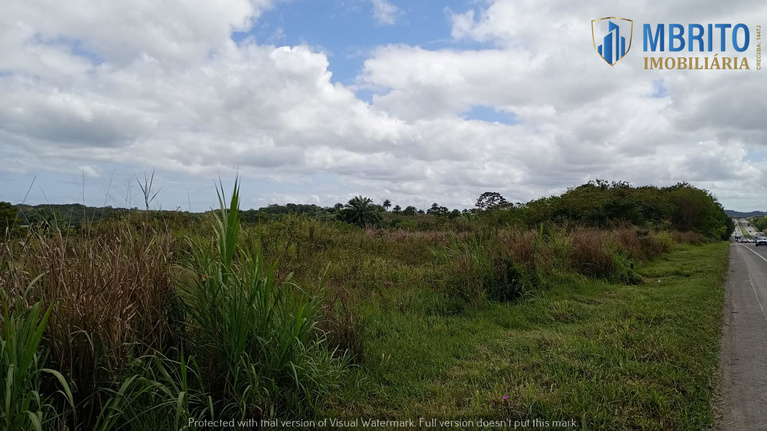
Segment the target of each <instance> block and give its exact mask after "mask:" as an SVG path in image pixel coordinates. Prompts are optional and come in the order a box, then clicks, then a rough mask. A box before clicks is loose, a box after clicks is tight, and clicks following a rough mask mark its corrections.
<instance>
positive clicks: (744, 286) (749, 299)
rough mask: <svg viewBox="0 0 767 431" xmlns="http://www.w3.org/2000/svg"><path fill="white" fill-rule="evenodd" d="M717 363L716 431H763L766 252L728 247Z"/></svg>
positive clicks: (766, 419)
mask: <svg viewBox="0 0 767 431" xmlns="http://www.w3.org/2000/svg"><path fill="white" fill-rule="evenodd" d="M743 226H746V224H745V223H743ZM746 229H747V230H749V233H750V234H751V235H752V236H754V235H755V234H756V231H755V230H754V229H753V228H750V227H746ZM738 234H739V229H736V232H735V234H734V235H738ZM720 360H721V362H720V371H721V376H722V380H721V395H722V400H721V402H720V408H721V415H722V417H721V421H720V426H719V428H720V429H721V430H767V247H755V246H754V244H738V243H735V242H732V243H730V266H729V269H728V274H727V282H726V284H725V298H724V329H723V336H722V349H721V353H720Z"/></svg>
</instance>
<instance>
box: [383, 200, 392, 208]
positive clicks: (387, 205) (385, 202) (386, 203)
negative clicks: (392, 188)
mask: <svg viewBox="0 0 767 431" xmlns="http://www.w3.org/2000/svg"><path fill="white" fill-rule="evenodd" d="M383 207H384V209H385V210H386V211H389V208H391V201H390V200H389V199H386V200H385V201H384V202H383Z"/></svg>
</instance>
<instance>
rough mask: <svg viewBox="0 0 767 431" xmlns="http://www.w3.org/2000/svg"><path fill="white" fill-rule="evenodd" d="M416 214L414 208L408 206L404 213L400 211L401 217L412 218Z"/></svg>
mask: <svg viewBox="0 0 767 431" xmlns="http://www.w3.org/2000/svg"><path fill="white" fill-rule="evenodd" d="M415 213H416V208H415V207H414V206H412V205H409V206H408V207H407V208H405V210H404V211H402V215H406V216H414V215H415Z"/></svg>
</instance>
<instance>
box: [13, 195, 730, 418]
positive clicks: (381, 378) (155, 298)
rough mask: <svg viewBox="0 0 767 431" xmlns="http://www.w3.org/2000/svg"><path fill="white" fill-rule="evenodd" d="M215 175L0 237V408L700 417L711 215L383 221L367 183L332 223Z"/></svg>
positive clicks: (119, 413)
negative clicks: (203, 202)
mask: <svg viewBox="0 0 767 431" xmlns="http://www.w3.org/2000/svg"><path fill="white" fill-rule="evenodd" d="M592 188H593V187H592ZM621 190H622V189H621ZM621 190H619V191H621ZM220 193H222V191H221V190H220ZM220 196H221V199H222V200H221V209H220V211H219V212H218V214H212V213H209V214H204V215H199V216H191V215H188V214H183V213H169V214H162V213H160V214H152V213H150V212H146V213H141V214H138V213H136V214H125V215H123V216H120V217H109V218H105V219H103V220H100V221H98V222H95V223H92V224H83V225H81V226H77V227H66V229H65V230H63V231H62V230H61V229H60V227H59V226H58V224H57V223H48V222H44V223H43V222H41V223H40V224H37V225H34V226H33V227H31V228H28V229H27V228H25V229H27V230H23V229H22V230H19V231H12V232H10V233H9V234H7V235H6V237H5V240H4V241H2V242H0V286H1V287H2V289H1V290H0V293H1V294H2V297H1V298H0V299H2V305H3V310H2V311H3V313H2V320H0V341H1V342H0V361H2V363H0V386H2V387H4V388H6V398H5V400H6V402H5V403H3V404H2V406H0V425H2V426H4V429H40V430H42V429H89V430H90V429H97V430H103V431H106V430H178V429H207V428H209V427H210V426H211V425H206V424H205V423H203V422H200V423H197V422H195V421H200V420H216V419H221V420H227V421H228V420H248V419H252V420H255V421H257V422H258V421H261V420H270V421H275V420H277V421H279V420H291V419H297V420H320V419H323V418H332V419H335V420H343V421H345V423H347V424H350V423H353V421H355V420H363V419H365V420H367V419H381V420H413V421H414V425H416V426H419V425H420V426H422V427H444V424H443V425H442V426H441V425H440V424H439V422H437V423H435V422H429V424H428V425H427V424H426V423H421V422H420V421H419V418H423V419H424V420H427V421H429V420H437V421H439V420H459V419H462V420H465V421H472V422H463V423H461V424H457V425H455V424H453V425H455V426H452V425H449V426H447V427H448V428H450V427H454V428H463V427H465V426H466V425H472V424H475V425H476V424H477V422H476V421H478V420H479V419H484V420H492V421H495V422H494V425H495V426H496V427H498V426H501V425H505V426H506V427H513V426H514V425H515V424H516V425H518V426H519V427H524V428H528V429H531V428H535V427H541V426H544V425H545V424H549V425H548V426H549V427H552V426H553V427H555V428H556V427H557V426H560V425H561V426H560V427H562V426H565V427H570V428H572V427H578V428H581V429H663V430H668V429H670V430H674V429H701V428H705V427H707V426H708V425H709V424H711V422H712V414H711V410H710V399H711V391H712V388H713V387H714V385H715V376H716V365H717V358H718V356H717V352H718V340H719V330H720V325H721V309H722V308H721V306H722V282H723V275H724V272H725V269H726V253H727V246H726V243H723V242H719V241H718V238H719V237H720V233H722V232H724V233H725V234H726V233H727V229H728V226H724V225H723V226H720V227H713V228H711V229H702V231H704V232H705V231H710V233H711V235H712V236H709V237H708V238H706V236H704V235H703V234H701V233H700V232H694V231H689V230H686V231H684V230H683V231H681V232H680V231H679V230H676V229H672V228H671V225H670V223H667V222H662V223H660V224H658V225H653V224H652V223H643V224H642V225H632V224H629V223H627V222H626V221H615V222H611V223H609V224H605V225H603V226H601V227H593V226H585V225H583V224H578V223H570V222H567V220H565V219H561V217H560V219H561V220H564V221H563V222H561V223H554V222H545V223H540V224H537V223H536V224H535V225H533V226H535V227H533V226H530V225H526V224H524V223H519V222H514V221H513V220H514V219H516V218H517V217H519V214H517V213H515V212H513V211H510V210H506V211H507V212H506V213H503V212H499V211H488V212H485V213H479V214H464V215H460V214H459V215H458V216H456V217H453V218H449V216H447V215H445V214H443V215H437V214H415V215H412V216H402V217H405V218H402V219H399V217H400V216H399V215H393V214H392V215H389V214H384V215H385V216H386V218H382V217H381V216H380V215H375V214H372V213H370V212H369V211H368V210H370V208H369V206H368V203H369V202H368V201H367V200H364V199H357V201H355V202H356V203H358V204H359V208H358V209H360V210H365V211H368V212H366V213H363V212H360V213H355V212H354V211H353V210H354V208H353V206H352V205H349V208H346V209H345V210H344V211H347V212H346V214H345V215H344V217H342V218H348V220H339V219H336V218H333V217H327V216H324V217H311V216H307V215H296V214H285V215H281V216H279V217H274V218H271V219H269V220H263V221H262V220H259V219H258V218H256V219H255V220H250V221H243V219H242V218H241V217H242V216H244V215H247V214H246V213H244V212H240V211H239V210H238V199H239V196H238V192H237V187H236V186H235V189H234V191H233V192H232V195H231V198H228V199H227V198H225V197H224V196H223V194H221V195H220ZM350 202H351V201H350ZM577 202H591V200H585V201H577ZM608 204H609V205H608V207H610V208H613V207H616V206H615V202H614V201H609V202H608ZM620 208H623V207H620ZM443 212H444V211H443ZM690 214H693V215H694V214H698V213H697V212H695V211H690V212H689V213H688V212H684V211H682V212H680V215H679V217H677V219H678V220H677V222H678V223H679V225H680V226H683V225H685V223H688V222H689V217H688V216H689V215H690ZM358 216H359V217H358ZM355 217H357V221H362V222H363V223H362V225H363V226H357V225H354V224H353V223H356V222H350V220H353V219H354V218H355ZM507 218H508V220H507ZM368 219H369V220H368ZM370 220H374V221H375V223H378V225H377V226H376V227H371V226H370V225H368V224H367V223H368V222H369V221H370ZM396 220H399V221H397V223H394V221H396ZM509 220H511V222H509ZM723 220H726V221H729V219H728V218H723ZM395 224H396V227H395V226H394V225H395ZM688 224H689V223H688ZM387 225H388V227H386V226H387ZM403 226H404V227H403ZM729 228H731V226H730V227H729ZM190 421H191V422H190ZM536 421H537V422H536ZM270 423H272V422H270ZM190 424H191V426H189V425H190ZM273 424H274V425H275V426H276V427H279V426H280V424H279V422H273ZM568 424H569V425H568ZM357 425H358V426H361V425H363V424H362V423H357ZM2 426H0V428H2ZM480 426H481V424H480Z"/></svg>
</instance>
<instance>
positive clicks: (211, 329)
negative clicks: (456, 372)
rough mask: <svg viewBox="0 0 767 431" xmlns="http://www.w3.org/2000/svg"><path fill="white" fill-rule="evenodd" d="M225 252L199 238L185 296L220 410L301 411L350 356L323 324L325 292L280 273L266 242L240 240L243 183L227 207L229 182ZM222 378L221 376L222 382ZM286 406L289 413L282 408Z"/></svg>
mask: <svg viewBox="0 0 767 431" xmlns="http://www.w3.org/2000/svg"><path fill="white" fill-rule="evenodd" d="M217 192H218V197H219V203H220V206H221V209H220V217H219V219H218V226H217V232H216V233H217V250H216V251H217V253H211V252H210V248H209V247H207V246H206V244H202V243H196V244H195V243H193V244H191V246H192V247H191V249H192V250H193V251H192V253H191V254H190V256H189V258H188V259H187V262H186V265H185V266H186V270H187V275H189V276H188V277H186V282H185V283H183V284H182V286H181V289H180V298H181V300H182V302H183V303H184V305H185V308H186V310H187V313H188V315H189V318H190V320H191V322H190V323H191V327H190V329H191V331H192V332H196V334H195V335H196V336H197V338H196V339H195V341H196V347H197V352H198V354H199V355H200V356H199V361H200V362H199V363H200V365H201V366H202V367H203V369H204V370H206V372H207V379H206V381H208V382H211V385H212V386H213V387H212V388H211V391H212V392H213V393H215V394H216V397H215V398H217V399H219V400H221V402H223V403H224V405H223V406H222V408H220V409H219V411H220V413H219V417H221V416H225V417H239V418H243V419H245V418H250V417H254V416H260V417H263V416H269V415H274V414H275V413H276V412H275V411H274V410H275V409H278V408H279V409H283V410H284V409H290V410H296V411H297V410H300V409H301V405H302V404H303V403H308V404H309V405H310V406H313V407H314V406H315V403H316V401H317V399H318V398H319V397H320V396H321V395H323V394H324V393H326V392H327V391H329V390H331V389H332V388H333V387H335V386H336V385H337V382H338V380H339V378H340V376H341V374H342V372H343V370H344V367H345V362H346V358H342V359H340V360H339V359H334V358H333V357H332V355H331V353H330V352H328V351H327V350H326V348H325V337H324V335H323V334H322V333H321V332H320V331H318V330H317V329H316V313H317V310H318V307H319V305H320V304H319V302H318V299H317V298H318V296H316V295H310V294H308V293H307V292H304V291H301V290H300V289H299V288H298V287H297V286H295V285H293V284H291V283H289V282H288V281H285V282H279V281H278V280H277V279H276V277H275V267H276V265H277V263H276V262H274V263H273V264H271V265H268V266H267V265H266V264H265V262H264V258H263V254H262V252H261V249H260V246H259V245H256V246H255V247H254V248H255V249H251V248H249V247H247V246H243V245H241V244H240V242H239V236H240V218H239V186H238V183H237V182H235V185H234V190H233V192H232V197H231V200H230V202H229V207H228V208H227V205H226V202H225V201H224V197H223V186H222V187H221V189H220V190H217ZM219 382H220V383H219ZM280 413H284V411H281V412H280Z"/></svg>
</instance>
